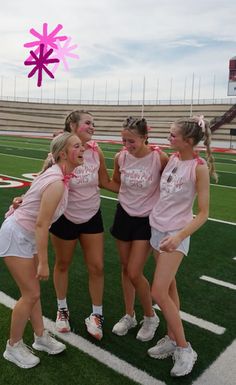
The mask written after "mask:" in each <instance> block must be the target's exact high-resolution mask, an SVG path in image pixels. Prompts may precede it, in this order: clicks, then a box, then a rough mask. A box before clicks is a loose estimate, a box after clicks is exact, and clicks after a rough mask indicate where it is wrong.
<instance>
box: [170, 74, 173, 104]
mask: <svg viewBox="0 0 236 385" xmlns="http://www.w3.org/2000/svg"><path fill="white" fill-rule="evenodd" d="M172 82H173V78H171V79H170V104H171V103H172Z"/></svg>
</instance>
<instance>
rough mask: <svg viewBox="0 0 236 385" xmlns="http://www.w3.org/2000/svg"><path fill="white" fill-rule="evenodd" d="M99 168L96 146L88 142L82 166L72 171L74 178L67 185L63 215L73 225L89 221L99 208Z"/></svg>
mask: <svg viewBox="0 0 236 385" xmlns="http://www.w3.org/2000/svg"><path fill="white" fill-rule="evenodd" d="M99 167H100V158H99V153H98V145H97V144H96V143H95V142H94V141H90V142H88V143H87V149H86V150H85V152H84V164H83V165H82V166H79V167H77V168H76V169H75V170H74V173H75V174H76V178H73V179H71V181H70V184H69V201H68V205H67V208H66V211H65V213H64V215H65V217H66V218H67V219H69V220H70V221H71V222H73V223H76V224H79V223H85V222H87V221H89V219H91V218H92V217H93V216H94V215H95V214H96V213H97V211H98V209H99V207H100V200H101V199H100V189H99V187H98V183H99V178H98V171H99Z"/></svg>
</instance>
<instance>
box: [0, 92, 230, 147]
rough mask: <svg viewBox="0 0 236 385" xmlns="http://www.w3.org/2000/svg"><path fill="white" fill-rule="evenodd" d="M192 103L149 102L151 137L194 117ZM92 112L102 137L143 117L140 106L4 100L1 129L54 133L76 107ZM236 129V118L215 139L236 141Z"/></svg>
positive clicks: (198, 110) (206, 110)
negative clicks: (179, 120) (235, 132)
mask: <svg viewBox="0 0 236 385" xmlns="http://www.w3.org/2000/svg"><path fill="white" fill-rule="evenodd" d="M231 106H232V105H231V104H209V105H208V104H197V105H193V106H192V113H193V114H203V115H204V116H205V118H207V119H209V120H211V119H212V118H215V117H220V116H222V115H223V114H224V113H225V112H226V111H227V110H228V109H229V108H230V107H231ZM190 108H191V107H190V105H145V106H144V116H145V118H146V119H147V121H148V124H149V126H150V127H151V132H150V137H151V138H153V139H155V138H166V137H167V134H168V132H169V127H170V123H171V122H173V121H174V120H175V119H177V118H182V117H188V116H190ZM75 109H78V110H81V109H83V110H87V111H90V112H91V113H92V114H93V115H94V118H95V125H96V129H95V133H96V135H100V136H103V135H104V136H117V138H120V131H121V126H122V122H123V120H124V119H125V118H126V117H127V116H134V117H140V116H141V114H142V106H140V105H126V106H124V105H81V104H79V105H75V104H51V103H31V102H30V103H26V102H13V101H4V100H0V130H1V131H19V133H20V132H41V133H42V132H43V133H52V134H53V132H55V131H57V130H60V129H63V126H64V120H65V117H66V116H67V114H68V113H69V112H71V111H72V110H75ZM231 128H236V118H235V119H233V121H232V122H231V123H229V124H224V125H223V126H221V127H220V128H219V129H218V130H217V131H215V132H214V133H213V138H212V139H213V140H216V141H227V142H230V140H231V142H232V143H233V147H235V144H236V136H234V137H230V129H231Z"/></svg>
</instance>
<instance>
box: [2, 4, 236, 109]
mask: <svg viewBox="0 0 236 385" xmlns="http://www.w3.org/2000/svg"><path fill="white" fill-rule="evenodd" d="M235 22H236V1H235V0H224V1H219V0H214V1H213V0H198V1H196V0H63V1H62V0H50V1H49V0H40V1H38V2H37V1H35V0H34V1H29V0H21V1H18V0H9V1H4V2H2V3H1V12H0V33H1V35H0V52H1V55H0V96H1V97H3V98H13V99H16V100H17V99H18V100H20V99H21V98H28V99H31V98H41V100H43V101H44V100H45V101H46V100H47V99H54V100H55V101H57V100H59V99H60V100H63V99H64V100H72V101H73V100H74V101H76V100H79V101H87V100H90V101H91V100H93V101H96V100H97V101H102V100H104V101H110V102H112V101H114V102H115V103H116V102H120V101H123V100H124V101H125V100H126V101H127V102H131V101H132V102H134V101H135V100H139V101H140V100H143V99H145V101H146V102H147V101H151V102H155V101H161V100H171V101H172V102H173V101H174V100H188V99H191V98H193V99H203V98H205V99H219V98H227V97H228V96H227V85H228V73H229V70H228V67H229V59H230V58H232V57H234V56H236V31H235V25H236V23H235ZM43 23H47V24H48V30H49V32H51V31H52V30H54V29H55V28H56V26H57V25H58V24H61V25H62V26H63V29H62V30H61V31H60V32H59V33H58V35H59V34H60V35H66V36H70V37H71V44H72V43H73V44H78V47H77V48H76V49H75V50H73V53H75V54H77V55H79V59H75V58H69V59H68V66H69V70H68V71H65V69H64V68H63V63H60V65H59V67H58V69H57V71H56V72H55V74H54V75H55V79H50V78H49V76H48V75H47V74H46V73H45V72H44V73H43V79H42V86H41V87H37V72H36V74H35V75H34V76H32V77H31V79H28V74H29V72H30V71H31V70H32V69H33V67H32V66H26V65H24V61H25V60H26V59H27V57H28V56H29V50H30V48H26V47H24V44H25V43H27V42H31V41H35V40H36V38H35V37H34V36H33V35H32V34H31V33H30V29H31V28H34V29H35V30H36V31H38V32H39V33H42V30H43ZM34 49H35V48H34ZM52 67H53V64H49V65H48V69H50V70H51V69H52Z"/></svg>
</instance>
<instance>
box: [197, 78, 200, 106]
mask: <svg viewBox="0 0 236 385" xmlns="http://www.w3.org/2000/svg"><path fill="white" fill-rule="evenodd" d="M200 92H201V76H199V81H198V97H197V99H198V104H199V102H200Z"/></svg>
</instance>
